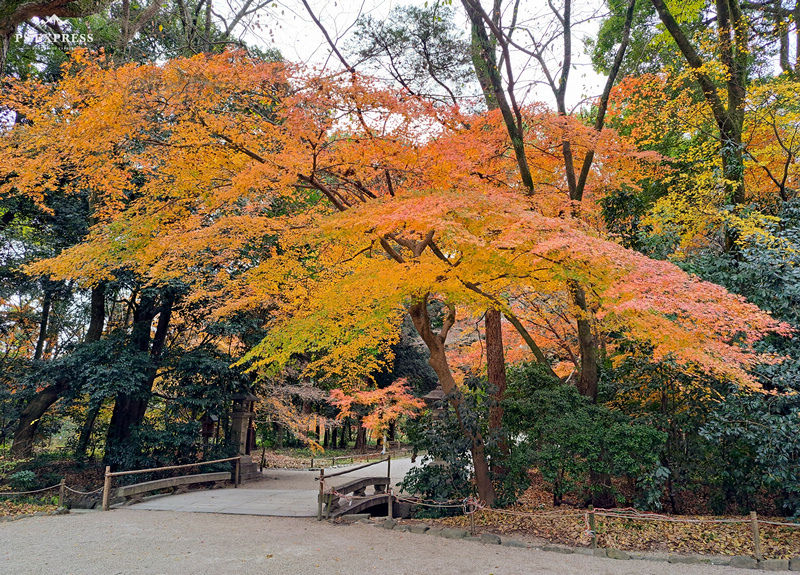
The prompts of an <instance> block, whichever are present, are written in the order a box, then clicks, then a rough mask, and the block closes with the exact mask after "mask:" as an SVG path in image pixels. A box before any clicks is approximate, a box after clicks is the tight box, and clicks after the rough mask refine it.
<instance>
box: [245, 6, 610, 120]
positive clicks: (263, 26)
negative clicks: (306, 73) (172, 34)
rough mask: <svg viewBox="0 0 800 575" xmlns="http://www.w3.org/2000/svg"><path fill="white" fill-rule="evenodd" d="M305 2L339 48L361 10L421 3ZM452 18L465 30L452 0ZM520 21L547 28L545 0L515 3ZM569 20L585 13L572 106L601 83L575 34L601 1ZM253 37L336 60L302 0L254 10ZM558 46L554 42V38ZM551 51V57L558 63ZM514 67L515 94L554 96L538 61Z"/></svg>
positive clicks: (382, 13) (291, 52) (381, 14)
mask: <svg viewBox="0 0 800 575" xmlns="http://www.w3.org/2000/svg"><path fill="white" fill-rule="evenodd" d="M309 4H310V6H311V8H312V10H313V11H314V13H315V14H316V15H317V17H318V18H319V20H320V21H321V22H322V24H323V25H324V26H325V27H326V29H327V30H328V33H329V34H330V36H331V37H332V38H333V39H334V40H335V41H336V43H337V45H338V46H339V48H340V49H341V48H342V46H343V45H344V43H345V42H346V40H347V38H348V34H349V33H350V32H351V30H352V29H353V24H354V23H355V21H356V20H357V19H358V17H359V16H361V15H367V14H369V15H372V16H373V17H374V18H381V19H384V18H385V17H386V15H387V14H389V12H390V11H391V10H392V8H394V7H396V6H399V5H408V4H414V5H417V6H424V5H425V4H426V2H425V1H424V0H405V1H403V0H400V1H398V0H362V1H354V0H341V1H340V0H335V1H325V0H309ZM453 7H454V9H455V12H456V14H457V18H459V19H460V20H459V21H457V22H458V23H459V24H461V25H463V29H464V30H465V35H466V33H467V30H468V26H467V23H466V18H465V16H464V15H463V9H462V8H461V6H460V3H459V2H453ZM521 7H522V8H521V10H520V17H519V21H520V23H524V24H526V25H527V26H529V27H530V28H531V29H532V30H534V31H535V32H536V33H537V34H540V35H543V34H546V33H547V32H548V30H547V27H546V24H547V22H549V21H551V13H550V12H549V10H548V9H547V4H546V3H545V2H543V1H541V0H528V1H527V2H524V1H523V2H522V3H521ZM575 10H576V13H575V14H574V18H573V19H574V21H576V22H578V21H579V20H583V19H586V20H587V21H586V22H583V23H578V24H576V26H575V30H574V32H573V47H572V48H573V49H572V52H573V56H572V57H573V70H572V71H571V73H570V79H569V84H568V93H567V105H568V106H570V107H576V106H579V105H581V104H582V103H584V102H586V101H587V99H594V98H596V97H598V96H599V95H600V93H601V92H602V89H603V85H604V84H605V77H603V76H601V75H598V74H596V73H595V72H594V70H593V69H592V67H591V63H590V60H589V57H588V55H586V54H585V52H584V47H583V43H582V42H581V39H582V38H583V37H585V36H594V35H595V34H596V31H597V28H598V25H599V18H597V17H596V16H598V15H600V14H602V4H601V3H600V2H598V1H597V0H591V1H589V2H583V3H581V5H580V7H578V8H575ZM257 32H258V37H255V36H254V37H251V38H248V42H253V41H255V43H257V44H260V45H262V46H273V47H275V48H278V49H279V50H280V51H281V53H282V54H283V56H284V58H286V59H287V60H290V61H294V62H305V63H307V64H311V65H315V66H327V67H332V68H336V67H338V66H339V63H338V60H337V59H336V57H335V56H331V51H330V48H329V46H328V44H327V42H326V40H325V38H324V36H323V34H322V33H321V32H320V30H319V28H318V27H317V26H316V24H315V23H314V22H313V20H312V19H311V18H310V16H309V15H308V12H307V11H306V9H305V7H304V6H303V4H302V2H298V1H290V2H284V3H281V4H275V5H273V7H272V8H271V9H270V11H269V12H268V13H262V14H260V15H259V18H258V24H257ZM557 47H558V49H559V50H560V48H561V47H560V44H557ZM557 56H558V55H555V56H554V59H553V60H552V64H553V65H557V64H558V60H557ZM512 64H513V67H514V70H515V73H516V74H518V75H519V76H520V78H521V80H522V81H521V82H519V86H520V89H519V90H517V94H518V97H520V99H521V100H523V101H524V102H525V103H532V102H534V101H538V102H546V103H548V104H549V105H551V106H554V98H553V96H552V93H551V91H550V89H549V88H548V87H547V86H545V85H543V84H542V83H541V82H542V81H543V80H544V78H543V76H542V74H541V72H540V69H539V66H538V65H537V64H536V63H534V62H531V61H530V59H529V58H528V57H527V56H525V55H523V54H515V55H514V56H513V57H512Z"/></svg>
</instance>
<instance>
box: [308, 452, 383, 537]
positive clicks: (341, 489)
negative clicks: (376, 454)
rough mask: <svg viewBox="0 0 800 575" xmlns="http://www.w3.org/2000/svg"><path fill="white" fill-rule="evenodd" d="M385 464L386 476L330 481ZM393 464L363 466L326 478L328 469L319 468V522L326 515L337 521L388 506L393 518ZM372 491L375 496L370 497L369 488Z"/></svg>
mask: <svg viewBox="0 0 800 575" xmlns="http://www.w3.org/2000/svg"><path fill="white" fill-rule="evenodd" d="M379 463H386V476H383V477H361V478H359V479H354V480H352V481H348V482H346V483H339V484H338V485H334V484H332V483H326V482H329V480H330V479H331V478H333V477H338V476H341V475H345V474H347V473H352V472H353V471H358V470H359V469H364V468H365V467H371V466H373V465H378V464H379ZM391 465H392V458H391V456H387V457H386V459H381V460H379V461H374V462H372V463H367V464H365V465H360V466H358V467H354V468H352V469H347V470H345V471H340V472H338V473H331V474H329V475H325V470H324V469H320V473H319V496H318V508H317V520H319V521H321V520H322V518H323V516H324V517H325V518H326V519H335V518H337V517H341V516H342V515H351V514H355V513H361V512H363V511H365V510H367V509H370V508H372V507H377V506H379V505H386V507H387V515H388V516H389V517H391V516H392V503H393V495H392V491H391ZM370 487H371V488H372V493H370V494H367V488H370Z"/></svg>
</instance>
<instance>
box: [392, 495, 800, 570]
mask: <svg viewBox="0 0 800 575" xmlns="http://www.w3.org/2000/svg"><path fill="white" fill-rule="evenodd" d="M395 499H396V500H397V501H403V502H406V503H411V504H413V505H421V506H424V507H436V508H442V509H452V508H457V507H461V508H463V510H464V514H465V515H469V518H470V526H471V532H472V534H473V535H475V513H476V512H477V511H481V510H487V511H490V512H491V513H497V514H500V515H510V516H514V517H529V518H533V519H535V518H554V517H579V516H583V519H584V525H585V529H584V530H583V534H584V535H586V536H589V537H591V548H592V549H596V548H597V533H596V518H597V517H606V518H608V519H625V520H632V521H662V522H665V523H687V524H740V525H741V524H748V523H749V524H750V526H751V532H752V539H753V548H754V555H755V558H756V560H758V561H762V560H763V554H762V552H761V540H760V539H761V536H760V530H759V525H772V526H778V527H791V528H794V529H797V528H800V523H787V522H781V521H767V520H764V519H758V515H757V514H756V512H755V511H751V512H750V517H749V518H743V519H696V518H688V517H687V518H682V517H672V516H669V515H664V514H662V513H654V512H650V511H640V510H638V509H635V508H633V507H626V508H621V509H602V508H594V507H593V506H591V505H590V506H589V508H588V509H587V510H586V511H580V510H577V509H576V510H574V511H566V512H564V511H544V512H524V511H511V510H507V509H491V508H487V507H486V504H485V503H484V502H483V501H480V500H478V499H476V498H474V497H467V498H465V499H464V500H463V501H461V502H458V501H456V500H450V501H444V502H437V501H434V500H430V499H420V498H418V497H403V496H399V495H398V496H395Z"/></svg>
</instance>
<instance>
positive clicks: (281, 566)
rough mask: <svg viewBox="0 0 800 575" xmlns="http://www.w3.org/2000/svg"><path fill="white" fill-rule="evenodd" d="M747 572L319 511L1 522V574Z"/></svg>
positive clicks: (128, 512)
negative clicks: (423, 530)
mask: <svg viewBox="0 0 800 575" xmlns="http://www.w3.org/2000/svg"><path fill="white" fill-rule="evenodd" d="M224 573H230V574H235V575H248V574H259V575H263V574H278V575H283V574H286V575H306V574H314V575H316V574H319V575H333V574H337V575H338V574H341V575H360V574H369V573H380V574H381V575H399V574H407V575H434V574H435V575H449V574H453V575H456V574H458V575H462V574H472V573H474V574H482V575H489V574H496V575H500V574H507V575H521V574H526V573H537V574H538V573H547V574H557V575H573V574H576V573H580V574H598V575H606V574H607V575H676V574H680V575H684V574H685V575H747V574H752V573H753V572H752V571H748V570H742V569H733V568H730V567H714V566H695V565H672V564H668V563H657V562H649V561H616V560H613V559H596V558H593V557H586V556H579V555H560V554H556V553H547V552H543V551H537V550H534V549H515V548H507V547H498V546H493V545H483V544H480V543H476V542H472V541H453V540H447V539H441V538H439V537H430V536H427V535H415V534H411V533H401V532H397V531H388V530H386V529H382V528H379V527H374V526H371V525H364V524H354V525H331V524H328V523H325V522H323V523H318V522H317V521H316V520H314V519H294V518H277V517H253V516H231V515H214V516H210V515H205V514H198V513H180V512H160V511H137V510H135V509H131V508H126V509H117V510H113V511H110V512H106V513H102V512H93V513H82V514H69V515H61V516H51V517H33V518H30V519H23V520H20V521H13V522H8V523H0V574H2V575H28V574H31V575H33V574H47V575H50V574H54V575H67V574H75V575H92V574H98V575H114V574H125V575H129V574H147V575H155V574H176V575H205V574H208V575H220V574H224Z"/></svg>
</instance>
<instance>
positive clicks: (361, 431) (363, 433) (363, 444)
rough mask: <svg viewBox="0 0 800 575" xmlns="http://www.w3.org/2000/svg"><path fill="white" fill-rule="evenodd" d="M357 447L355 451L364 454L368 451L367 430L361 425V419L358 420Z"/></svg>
mask: <svg viewBox="0 0 800 575" xmlns="http://www.w3.org/2000/svg"><path fill="white" fill-rule="evenodd" d="M356 425H357V426H358V427H357V429H356V445H355V450H356V451H358V452H359V453H364V452H365V451H366V450H367V428H366V427H364V426H363V425H361V419H358V420H356Z"/></svg>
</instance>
